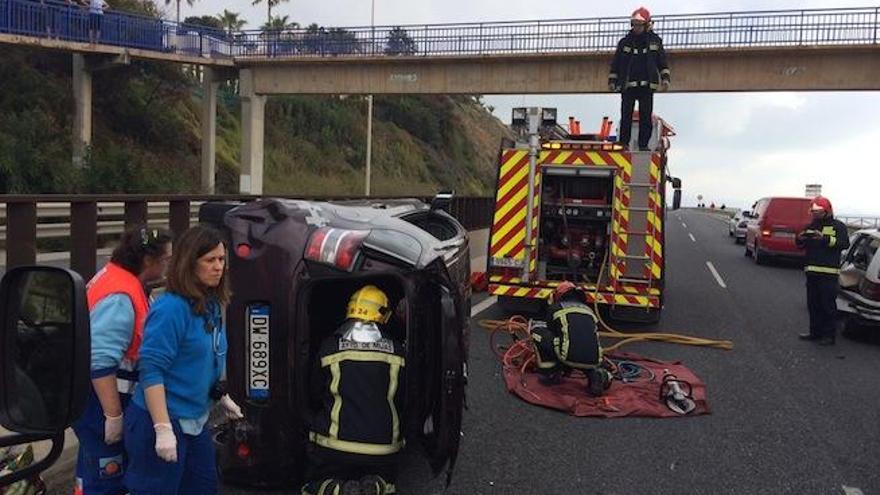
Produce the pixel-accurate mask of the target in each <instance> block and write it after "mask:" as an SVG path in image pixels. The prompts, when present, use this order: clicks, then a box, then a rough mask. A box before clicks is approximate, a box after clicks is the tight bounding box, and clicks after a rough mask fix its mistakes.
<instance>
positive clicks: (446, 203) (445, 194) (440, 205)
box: [431, 191, 455, 213]
mask: <svg viewBox="0 0 880 495" xmlns="http://www.w3.org/2000/svg"><path fill="white" fill-rule="evenodd" d="M454 197H455V191H440V192H438V193H437V195H436V196H434V199H432V200H431V210H443V211H445V212H447V213H449V207H450V206H451V205H452V198H454Z"/></svg>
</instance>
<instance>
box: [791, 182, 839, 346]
mask: <svg viewBox="0 0 880 495" xmlns="http://www.w3.org/2000/svg"><path fill="white" fill-rule="evenodd" d="M810 213H811V214H812V217H813V221H812V223H810V225H809V226H807V228H806V229H805V230H804V231H803V232H800V233H799V234H798V235H797V237H796V239H795V240H796V242H797V245H798V246H799V247H802V248H806V251H807V259H806V263H807V265H806V268H805V271H806V274H807V308H808V309H809V311H810V331H809V333H802V334H800V335H799V337H800V338H801V339H802V340H811V341H817V342H818V343H819V345H834V339H835V336H836V333H837V331H836V316H837V290H838V287H839V280H838V277H839V275H840V253H841V252H842V251H844V250H846V249H847V248H849V231H848V230H847V228H846V225H844V224H843V222H841V221H839V220H835V219H834V210H833V209H832V207H831V201H829V200H828V199H827V198H824V197H822V196H818V197H816V198H815V199H813V203H812V205H811V206H810Z"/></svg>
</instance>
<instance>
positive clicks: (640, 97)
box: [618, 86, 654, 148]
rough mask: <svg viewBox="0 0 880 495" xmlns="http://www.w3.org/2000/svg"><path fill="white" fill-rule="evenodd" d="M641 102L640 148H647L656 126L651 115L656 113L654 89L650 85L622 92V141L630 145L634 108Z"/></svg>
mask: <svg viewBox="0 0 880 495" xmlns="http://www.w3.org/2000/svg"><path fill="white" fill-rule="evenodd" d="M636 101H638V102H639V148H647V147H648V142H649V141H650V140H651V132H652V130H653V128H654V125H653V122H652V121H651V116H652V115H653V113H654V90H652V89H651V88H650V87H647V86H644V87H638V88H629V89H626V90H624V91H623V93H621V104H620V139H618V141H620V142H621V143H623V144H624V145H626V146H629V140H630V137H631V136H632V122H633V110H634V109H635V105H636Z"/></svg>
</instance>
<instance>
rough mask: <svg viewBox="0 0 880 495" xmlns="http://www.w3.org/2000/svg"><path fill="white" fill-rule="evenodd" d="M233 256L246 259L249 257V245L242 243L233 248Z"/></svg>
mask: <svg viewBox="0 0 880 495" xmlns="http://www.w3.org/2000/svg"><path fill="white" fill-rule="evenodd" d="M235 254H237V255H238V257H239V258H247V257H248V256H250V255H251V245H250V244H247V243H244V242H243V243H241V244H239V245H238V246H235Z"/></svg>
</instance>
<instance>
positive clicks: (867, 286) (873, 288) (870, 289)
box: [861, 279, 880, 301]
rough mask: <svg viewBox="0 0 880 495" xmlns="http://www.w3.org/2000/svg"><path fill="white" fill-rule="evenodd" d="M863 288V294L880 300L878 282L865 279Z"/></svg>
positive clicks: (879, 285)
mask: <svg viewBox="0 0 880 495" xmlns="http://www.w3.org/2000/svg"><path fill="white" fill-rule="evenodd" d="M861 289H862V290H861V292H862V295H863V296H865V297H867V298H868V299H873V300H875V301H880V284H878V283H877V282H871V281H870V280H868V279H864V280H862V287H861Z"/></svg>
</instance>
